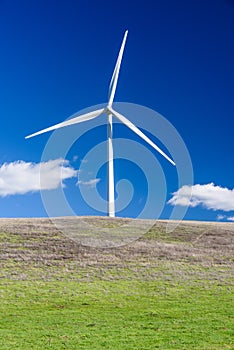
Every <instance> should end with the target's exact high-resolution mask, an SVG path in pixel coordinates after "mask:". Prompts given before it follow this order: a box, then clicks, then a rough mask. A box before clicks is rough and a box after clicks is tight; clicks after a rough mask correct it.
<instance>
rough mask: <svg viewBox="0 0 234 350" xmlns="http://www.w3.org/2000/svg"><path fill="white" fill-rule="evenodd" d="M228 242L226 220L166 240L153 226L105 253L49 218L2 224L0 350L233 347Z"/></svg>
mask: <svg viewBox="0 0 234 350" xmlns="http://www.w3.org/2000/svg"><path fill="white" fill-rule="evenodd" d="M86 220H87V221H89V220H90V221H92V223H95V222H96V223H97V224H98V225H99V226H102V225H103V227H108V225H110V226H111V227H113V226H115V225H116V227H117V228H118V229H119V230H120V233H121V225H122V224H123V223H124V219H109V218H86ZM233 235H234V224H232V223H230V224H229V223H204V222H186V221H185V222H183V223H182V224H180V226H179V227H177V228H176V230H175V231H174V232H171V233H168V232H166V222H164V221H157V222H156V223H155V224H154V226H153V227H152V228H151V229H150V231H149V232H148V233H147V234H145V235H144V236H143V237H141V238H140V239H138V240H137V241H135V242H133V243H130V244H127V245H124V246H122V247H116V248H111V249H110V248H109V249H107V248H106V249H101V248H94V247H85V246H82V245H80V244H78V243H77V242H75V241H73V240H71V239H69V238H68V237H66V236H64V235H63V234H62V233H61V232H60V231H59V230H58V229H57V228H56V227H55V226H54V225H53V223H51V221H50V220H49V219H0V349H1V350H9V349H24V350H34V349H37V350H39V349H42V350H44V349H56V350H60V349H66V350H73V349H74V350H75V349H76V350H77V349H87V350H90V349H94V350H96V349H97V350H99V349H115V350H118V349H119V350H130V349H140V350H141V349H142V350H146V349H148V350H152V349H165V350H170V349H178V350H182V349H186V350H188V349H197V350H216V349H220V350H224V349H234V343H233V342H232V340H233V299H232V297H233V285H232V281H233Z"/></svg>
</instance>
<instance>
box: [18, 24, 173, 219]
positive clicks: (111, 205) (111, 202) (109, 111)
mask: <svg viewBox="0 0 234 350" xmlns="http://www.w3.org/2000/svg"><path fill="white" fill-rule="evenodd" d="M127 35H128V31H127V30H126V31H125V34H124V37H123V41H122V44H121V47H120V50H119V55H118V58H117V61H116V64H115V69H114V71H113V74H112V78H111V81H110V85H109V96H108V103H107V105H106V107H105V108H101V109H98V110H95V111H92V112H89V113H86V114H83V115H80V116H78V117H75V118H72V119H69V120H66V121H64V122H62V123H59V124H56V125H53V126H51V127H49V128H46V129H43V130H40V131H38V132H35V133H33V134H31V135H28V136H26V137H25V138H26V139H28V138H30V137H34V136H37V135H40V134H43V133H45V132H48V131H52V130H56V129H59V128H63V127H65V126H68V125H73V124H77V123H81V122H84V121H87V120H91V119H93V118H96V117H98V116H100V115H101V114H103V113H106V115H107V163H108V184H107V193H108V195H107V196H108V208H107V213H108V216H110V217H115V195H114V153H113V143H112V137H113V124H112V118H113V116H114V117H116V118H117V119H118V120H119V121H121V122H122V123H123V124H125V125H126V126H127V127H128V128H129V129H131V130H132V131H133V132H134V133H136V134H137V135H138V136H139V137H141V138H142V139H143V140H144V141H145V142H147V143H148V144H149V145H150V146H151V147H153V148H154V149H155V150H156V151H157V152H159V153H160V154H161V155H162V156H163V157H164V158H166V159H167V160H168V161H169V162H170V163H171V164H173V165H175V163H174V161H173V160H172V159H171V158H170V157H168V155H166V153H164V152H163V151H162V150H161V149H160V148H159V147H158V146H157V145H155V143H153V142H152V141H151V140H150V139H149V138H148V137H147V136H146V135H145V134H144V133H143V132H142V131H141V130H140V129H138V128H137V127H136V126H135V125H134V124H133V123H132V122H131V121H130V120H128V119H127V118H126V117H124V116H123V115H122V114H120V113H118V112H117V111H115V110H114V109H113V108H112V105H113V101H114V96H115V91H116V87H117V81H118V77H119V71H120V65H121V61H122V57H123V52H124V47H125V43H126V39H127Z"/></svg>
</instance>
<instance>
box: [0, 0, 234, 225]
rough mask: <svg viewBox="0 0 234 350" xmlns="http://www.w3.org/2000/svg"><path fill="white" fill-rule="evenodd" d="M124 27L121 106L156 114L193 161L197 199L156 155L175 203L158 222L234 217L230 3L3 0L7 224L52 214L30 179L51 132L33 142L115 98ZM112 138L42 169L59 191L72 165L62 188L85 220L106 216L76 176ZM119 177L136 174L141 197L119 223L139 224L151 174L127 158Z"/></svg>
mask: <svg viewBox="0 0 234 350" xmlns="http://www.w3.org/2000/svg"><path fill="white" fill-rule="evenodd" d="M126 29H128V30H129V36H128V39H127V44H126V48H125V52H124V57H123V64H122V66H121V72H120V78H119V82H118V87H117V92H116V97H115V100H116V101H120V102H130V103H135V104H140V105H143V106H146V107H149V108H151V109H153V110H155V111H157V112H158V113H160V114H161V115H163V116H164V117H165V118H167V120H168V121H170V123H172V125H173V126H174V127H175V129H176V130H177V131H178V133H179V134H180V135H181V137H182V138H183V140H184V142H185V144H186V146H187V148H188V150H189V153H190V156H191V160H192V164H193V171H194V183H193V184H192V183H188V184H187V185H188V188H191V187H190V186H193V187H192V189H193V191H194V192H193V196H192V198H190V199H189V198H188V196H187V192H186V188H183V189H181V188H179V187H178V182H177V181H176V173H175V170H174V169H171V166H170V164H166V161H164V160H163V159H162V158H160V156H159V155H158V154H156V152H155V153H154V151H153V153H154V155H155V157H156V158H157V159H158V161H159V162H160V163H161V166H162V169H163V171H164V174H165V177H166V182H167V191H166V202H168V201H170V203H167V204H165V207H164V209H163V211H162V213H161V216H160V217H161V218H169V217H170V213H171V211H172V209H173V207H174V206H175V205H178V206H183V205H184V204H186V205H188V206H189V208H188V212H187V214H186V216H185V218H186V219H194V220H224V221H225V220H227V221H229V220H230V221H231V220H232V219H233V217H234V185H233V170H234V157H233V146H234V137H233V135H234V133H233V128H234V118H233V116H234V112H233V111H234V99H233V95H234V84H233V82H234V65H233V62H234V40H233V38H234V1H232V0H213V1H211V0H207V1H202V0H197V1H192V2H191V1H190V2H189V1H185V0H178V1H172V0H168V1H165V0H158V1H157V0H155V1H149V0H145V1H144V2H142V1H138V0H135V1H128V2H126V1H122V0H120V1H88V2H87V1H77V0H76V1H75V0H66V1H61V0H56V1H55V0H51V1H45V0H41V1H29V0H21V1H19V0H18V1H16V0H0V32H1V39H0V40H1V55H0V76H1V79H0V115H1V123H2V124H1V129H0V134H1V137H0V145H1V147H0V150H1V151H0V210H1V211H0V216H1V217H27V216H29V217H32V216H35V217H36V216H37V217H40V216H46V215H47V213H46V210H45V208H44V206H43V203H42V200H41V196H40V192H39V191H38V187H37V184H35V183H33V181H34V180H33V179H34V177H35V176H36V175H35V174H37V172H38V169H39V168H38V166H39V163H40V162H41V157H42V153H43V150H44V148H45V145H46V143H47V141H48V139H49V137H50V134H44V135H41V136H38V137H36V138H33V139H29V140H25V139H24V137H25V136H26V135H28V134H30V133H32V132H34V131H38V130H41V129H43V128H46V127H48V126H50V125H53V124H56V123H58V122H61V121H63V120H65V119H66V118H68V117H69V116H71V115H72V114H74V113H76V112H78V111H80V110H82V109H84V108H86V107H89V106H95V105H97V104H100V103H104V102H106V101H107V95H108V85H109V82H110V78H111V75H112V70H113V68H114V64H115V60H116V57H117V54H118V50H119V47H120V44H121V40H122V37H123V34H124V31H125V30H126ZM132 118H133V119H132V121H134V116H133V117H132ZM152 123H153V119H152ZM119 134H121V136H122V137H125V138H130V139H132V140H134V141H138V142H139V140H138V139H137V138H136V137H135V136H134V135H133V134H132V133H131V132H129V131H127V130H125V128H124V127H122V126H120V125H118V126H117V127H116V128H115V137H116V135H119ZM105 135H106V130H105V127H104V126H102V127H99V128H96V129H94V130H93V131H92V130H90V131H89V133H87V134H85V135H83V136H82V138H81V140H80V141H77V142H76V143H75V144H74V145H73V146H72V147H71V149H70V150H69V152H68V154H67V157H66V159H67V162H66V163H65V164H62V163H61V161H59V160H58V159H59V158H60V157H61V155H60V154H59V152H58V154H57V155H56V153H55V155H54V158H55V159H54V163H48V164H46V165H45V168H46V169H47V171H48V174H49V176H51V177H50V178H53V179H54V182H53V183H52V184H49V185H48V188H50V189H47V190H46V192H51V193H53V191H54V190H55V188H56V186H58V178H57V176H58V172H56V171H57V170H58V169H61V167H62V168H66V169H64V173H63V174H64V177H63V183H64V185H66V188H65V189H64V192H65V193H66V196H67V200H68V201H69V203H70V205H71V206H72V208H73V210H74V211H75V213H76V214H77V215H104V213H100V212H98V211H96V210H94V209H92V208H90V207H89V206H87V204H86V203H85V201H84V200H83V199H82V196H81V194H80V191H79V188H78V186H77V181H79V180H77V172H76V171H77V170H78V169H79V167H80V166H81V165H82V161H83V159H84V157H85V154H86V153H87V152H88V151H89V149H91V148H92V147H94V146H95V145H96V144H98V143H100V142H102V141H105ZM79 142H80V143H79ZM155 142H156V143H157V140H155ZM159 144H160V143H159ZM162 147H163V145H162ZM56 159H57V161H56ZM19 161H21V162H19ZM48 161H49V159H48ZM149 168H150V165H149ZM105 170H106V169H105V166H103V167H102V168H101V169H100V171H99V173H98V179H100V180H98V182H97V188H98V191H99V192H100V195H101V196H102V197H103V198H105V191H106V171H105ZM115 170H116V179H118V180H119V179H121V178H122V177H124V178H125V177H127V176H128V174H133V179H129V180H130V181H133V185H134V189H135V194H134V196H135V197H133V203H132V204H131V205H129V206H128V207H127V208H126V210H124V211H121V212H120V215H122V216H133V217H134V216H137V215H138V213H139V211H140V207H141V203H142V202H144V200H145V198H144V197H145V193H146V191H147V185H146V184H145V182H144V181H145V179H144V174H143V173H142V171H141V170H140V169H137V168H136V167H135V168H134V164H130V162H124V161H118V162H116V169H115ZM91 180H95V179H93V178H87V179H86V181H85V179H83V180H82V181H83V186H86V185H87V187H88V186H89V185H90V191H91V190H92V189H93V188H91V187H92V185H93V184H94V183H95V181H94V182H93V183H91V182H92V181H91ZM31 181H32V184H31ZM35 181H36V180H35ZM80 181H81V180H80ZM90 181H91V182H90ZM85 182H86V185H85ZM88 182H89V184H88ZM159 185H160V184H159ZM185 185H186V184H185ZM30 186H31V187H30ZM44 192H45V191H44ZM173 193H174V195H173Z"/></svg>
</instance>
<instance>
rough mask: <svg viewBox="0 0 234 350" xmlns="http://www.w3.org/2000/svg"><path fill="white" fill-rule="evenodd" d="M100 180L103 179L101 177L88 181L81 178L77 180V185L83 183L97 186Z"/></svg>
mask: <svg viewBox="0 0 234 350" xmlns="http://www.w3.org/2000/svg"><path fill="white" fill-rule="evenodd" d="M100 180H101V179H100V178H97V179H91V180H88V181H82V180H79V181H78V182H77V185H83V186H88V187H95V186H96V184H97V183H98V182H99V181H100Z"/></svg>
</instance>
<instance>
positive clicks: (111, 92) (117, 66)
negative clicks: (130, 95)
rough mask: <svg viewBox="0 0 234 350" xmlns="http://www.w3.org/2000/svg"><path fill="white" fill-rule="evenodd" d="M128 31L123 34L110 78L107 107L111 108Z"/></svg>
mask: <svg viewBox="0 0 234 350" xmlns="http://www.w3.org/2000/svg"><path fill="white" fill-rule="evenodd" d="M127 35H128V31H127V30H126V31H125V33H124V38H123V41H122V44H121V47H120V50H119V55H118V58H117V61H116V64H115V69H114V72H113V75H112V78H111V82H110V86H109V100H108V105H109V106H112V103H113V100H114V96H115V91H116V86H117V81H118V76H119V70H120V65H121V61H122V57H123V52H124V46H125V43H126V39H127Z"/></svg>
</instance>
